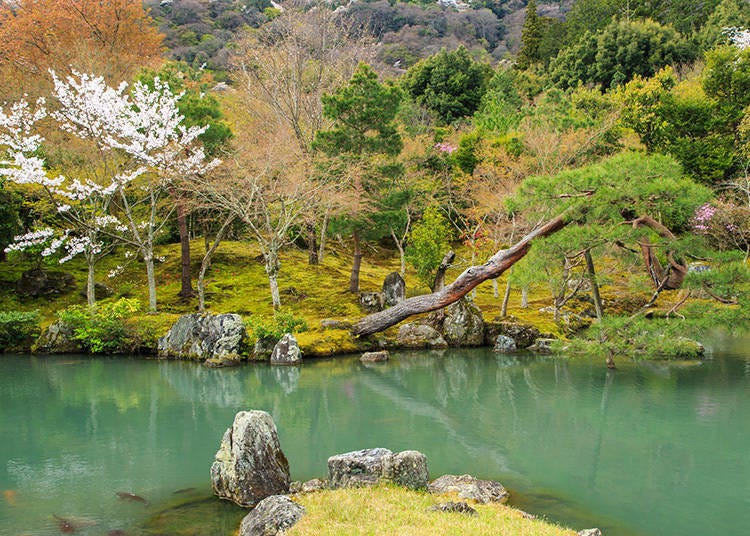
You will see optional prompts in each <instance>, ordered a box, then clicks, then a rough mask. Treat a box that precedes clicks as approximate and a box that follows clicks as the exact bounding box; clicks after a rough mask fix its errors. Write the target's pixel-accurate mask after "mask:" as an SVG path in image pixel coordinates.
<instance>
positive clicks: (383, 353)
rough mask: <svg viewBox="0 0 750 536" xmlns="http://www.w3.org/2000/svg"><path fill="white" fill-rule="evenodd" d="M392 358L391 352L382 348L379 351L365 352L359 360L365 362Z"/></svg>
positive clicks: (377, 361)
mask: <svg viewBox="0 0 750 536" xmlns="http://www.w3.org/2000/svg"><path fill="white" fill-rule="evenodd" d="M390 358H391V354H390V353H389V352H388V350H380V351H377V352H365V353H364V354H362V356H361V357H360V358H359V360H360V361H362V362H363V363H379V362H383V361H388V360H389V359H390Z"/></svg>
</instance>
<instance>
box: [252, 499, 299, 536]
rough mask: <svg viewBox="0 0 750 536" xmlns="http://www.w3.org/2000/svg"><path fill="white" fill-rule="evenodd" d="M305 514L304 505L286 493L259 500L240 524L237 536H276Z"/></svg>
mask: <svg viewBox="0 0 750 536" xmlns="http://www.w3.org/2000/svg"><path fill="white" fill-rule="evenodd" d="M304 514H305V508H304V506H301V505H299V504H297V503H296V502H294V501H293V500H291V499H290V498H289V497H287V496H286V495H272V496H271V497H267V498H265V499H263V500H262V501H260V502H259V503H258V505H257V506H256V507H255V508H253V509H252V511H251V512H250V513H249V514H247V515H246V516H245V517H244V518H243V520H242V523H241V524H240V531H239V533H238V536H276V534H283V533H284V532H285V531H286V530H287V529H289V528H291V527H292V525H294V524H295V523H296V522H297V521H299V520H300V518H301V517H302V516H303V515H304Z"/></svg>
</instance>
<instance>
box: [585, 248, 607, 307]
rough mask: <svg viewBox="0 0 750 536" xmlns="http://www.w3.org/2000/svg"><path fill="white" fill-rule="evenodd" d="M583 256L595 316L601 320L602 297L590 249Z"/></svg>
mask: <svg viewBox="0 0 750 536" xmlns="http://www.w3.org/2000/svg"><path fill="white" fill-rule="evenodd" d="M583 256H584V258H585V259H586V271H587V272H588V274H589V282H590V283H591V296H592V297H593V298H594V309H595V310H596V318H598V319H599V320H601V319H602V317H603V316H604V307H602V297H601V295H600V294H599V282H598V281H597V280H596V270H595V269H594V259H592V258H591V250H590V249H587V250H586V251H585V252H584V254H583Z"/></svg>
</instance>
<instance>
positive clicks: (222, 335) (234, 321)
mask: <svg viewBox="0 0 750 536" xmlns="http://www.w3.org/2000/svg"><path fill="white" fill-rule="evenodd" d="M246 338H247V331H246V330H245V324H243V322H242V317H240V315H236V314H222V315H212V314H208V313H193V314H189V315H182V316H181V317H180V318H179V319H178V320H177V322H175V324H174V325H173V326H172V328H171V329H170V330H169V331H168V332H167V334H166V335H165V336H164V337H161V338H160V339H159V343H158V351H159V357H167V358H177V359H199V360H205V359H210V358H221V357H239V356H240V354H241V352H242V349H243V344H244V342H245V340H246Z"/></svg>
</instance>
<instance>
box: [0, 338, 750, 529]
mask: <svg viewBox="0 0 750 536" xmlns="http://www.w3.org/2000/svg"><path fill="white" fill-rule="evenodd" d="M713 347H714V350H713V352H712V355H711V358H710V359H709V360H707V361H706V362H704V363H702V364H694V365H686V364H665V363H648V364H639V365H636V364H630V363H618V365H619V366H620V368H619V369H618V370H617V371H615V372H612V371H607V370H606V369H605V368H604V367H603V366H602V365H601V364H600V363H590V362H577V361H571V362H568V361H565V360H563V359H553V358H535V357H531V356H526V357H508V356H498V355H496V354H493V353H492V352H489V351H487V350H450V351H445V352H440V353H437V352H433V353H430V352H421V353H396V354H394V355H393V358H392V360H391V362H390V363H388V364H384V365H377V366H375V365H370V366H365V365H362V364H360V363H359V362H358V361H357V360H355V359H353V358H340V359H336V360H329V361H315V362H308V363H306V364H305V365H304V366H303V367H301V368H278V367H270V366H267V365H253V366H246V367H242V368H238V369H231V370H227V369H225V370H211V369H206V368H204V367H201V366H198V365H196V364H193V363H181V362H164V361H144V360H138V359H135V358H133V359H129V358H122V357H120V358H112V359H102V358H97V359H92V358H87V357H80V356H66V357H53V358H48V357H27V356H5V357H2V358H0V490H2V492H3V497H1V498H0V535H2V536H6V535H7V536H11V535H12V536H17V535H48V534H59V533H60V528H59V526H58V522H57V521H56V520H55V518H54V517H53V516H55V515H57V516H61V517H65V518H71V519H73V520H74V522H75V523H76V524H77V526H78V528H79V533H80V534H87V535H104V534H106V533H107V531H109V530H113V529H124V530H127V531H128V534H146V533H147V532H142V531H139V529H137V528H135V527H136V525H138V524H139V523H142V522H143V520H144V519H146V518H149V517H151V518H153V516H154V514H155V513H156V512H158V511H160V510H161V509H163V508H164V507H165V506H167V505H173V504H175V503H179V502H180V501H186V500H189V499H190V498H192V497H198V496H206V495H209V493H210V484H209V478H208V472H209V467H210V465H211V462H212V460H213V456H214V454H215V452H216V450H217V448H218V444H219V441H220V439H221V436H222V434H223V432H224V430H225V429H226V428H227V426H228V425H229V424H230V423H231V422H232V419H233V416H234V414H235V412H237V411H239V410H244V409H263V410H266V411H268V412H269V413H271V415H272V416H273V418H274V420H275V421H276V424H277V426H278V428H279V436H280V440H281V445H282V448H283V449H284V451H285V452H286V454H287V457H288V458H289V462H290V465H291V469H292V478H293V479H296V480H304V479H309V478H313V477H320V476H324V475H325V474H326V459H327V458H328V456H330V455H331V454H334V453H341V452H346V451H350V450H356V449H361V448H367V447H387V448H390V449H391V450H394V451H398V450H406V449H417V450H420V451H422V452H424V453H425V454H426V455H427V458H428V463H429V466H430V472H431V475H432V476H433V477H436V476H438V475H440V474H444V473H457V474H462V473H471V474H475V475H477V476H480V477H482V478H491V479H496V480H499V481H501V482H502V483H503V484H504V485H505V486H506V487H508V488H510V489H511V492H512V497H513V503H514V504H516V505H517V506H519V507H521V508H524V509H525V510H528V511H531V512H535V513H544V514H546V515H547V517H548V518H550V519H552V520H555V521H560V522H562V523H564V524H567V525H569V526H571V527H573V528H576V529H581V528H585V527H590V526H599V527H600V528H602V529H604V530H605V533H606V534H607V535H608V536H613V535H614V536H617V535H629V534H636V535H692V534H695V535H698V534H701V535H705V534H744V533H747V530H748V528H747V527H750V456H748V445H750V415H749V413H750V339H733V338H726V339H723V340H716V341H715V342H714V345H713ZM190 488H194V489H190ZM185 489H188V491H182V492H181V493H178V494H175V491H178V490H185ZM118 491H125V492H133V493H136V494H138V495H141V496H143V497H145V498H147V499H148V501H149V502H150V504H149V505H148V506H145V505H143V504H141V503H137V502H132V501H122V500H119V499H118V497H117V496H116V492H118ZM211 503H214V504H213V505H209V508H211V509H213V510H211V511H210V513H205V512H204V513H201V514H199V515H198V516H197V517H200V518H201V519H203V520H205V519H206V518H211V519H212V520H213V521H212V522H213V525H212V526H210V527H205V528H204V529H202V532H201V530H194V531H192V532H191V531H188V533H190V534H206V535H210V536H217V534H218V533H219V532H221V531H223V530H228V531H231V529H233V528H235V527H236V526H237V522H238V521H237V520H238V519H239V518H240V517H241V516H242V513H241V512H238V511H237V510H236V509H235V508H233V507H231V506H229V505H227V504H226V503H223V502H221V504H220V506H216V504H215V503H219V501H211ZM180 515H181V516H183V517H184V514H180ZM238 516H239V517H238ZM217 520H218V521H217ZM152 521H153V519H152ZM199 521H200V520H195V519H192V520H189V522H187V520H186V523H187V525H188V526H193V525H194V526H198V525H199V524H200V523H199ZM94 522H95V523H96V524H95V525H93V524H92V525H90V526H86V525H88V524H89V523H94ZM164 523H166V524H167V528H164V527H163V526H162V528H161V529H152V530H153V532H148V534H172V533H177V529H170V528H169V523H171V522H168V521H164ZM217 527H219V528H217ZM160 531H161V532H160ZM172 531H174V532H172ZM225 533H226V532H225Z"/></svg>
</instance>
